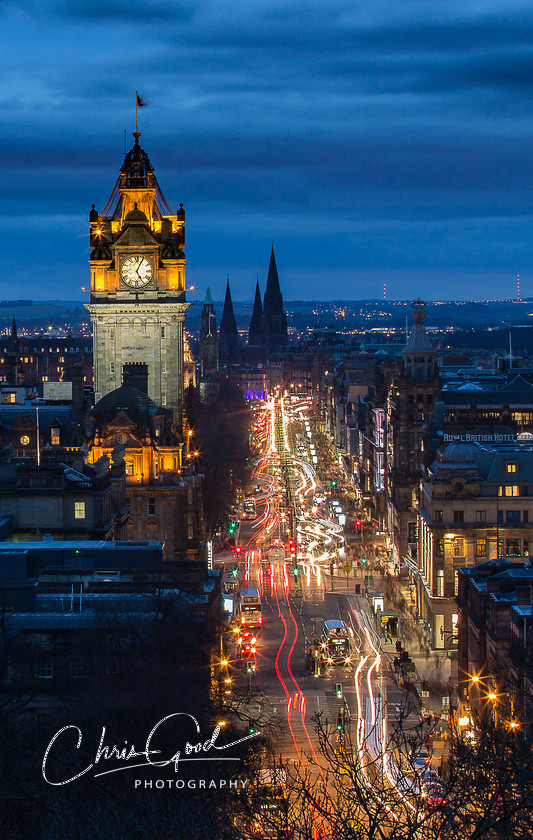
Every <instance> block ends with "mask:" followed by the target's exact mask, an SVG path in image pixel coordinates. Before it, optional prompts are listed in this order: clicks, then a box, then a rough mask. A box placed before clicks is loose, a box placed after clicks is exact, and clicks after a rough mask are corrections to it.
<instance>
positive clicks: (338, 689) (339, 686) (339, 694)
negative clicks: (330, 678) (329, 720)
mask: <svg viewBox="0 0 533 840" xmlns="http://www.w3.org/2000/svg"><path fill="white" fill-rule="evenodd" d="M335 694H336V695H337V700H342V684H341V683H335Z"/></svg>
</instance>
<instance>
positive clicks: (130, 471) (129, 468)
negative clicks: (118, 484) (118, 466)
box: [124, 461, 133, 475]
mask: <svg viewBox="0 0 533 840" xmlns="http://www.w3.org/2000/svg"><path fill="white" fill-rule="evenodd" d="M124 466H125V467H126V475H133V461H125V462H124Z"/></svg>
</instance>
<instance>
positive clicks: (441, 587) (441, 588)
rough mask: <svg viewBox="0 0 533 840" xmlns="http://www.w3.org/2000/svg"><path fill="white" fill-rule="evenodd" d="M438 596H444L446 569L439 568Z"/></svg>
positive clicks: (436, 593)
mask: <svg viewBox="0 0 533 840" xmlns="http://www.w3.org/2000/svg"><path fill="white" fill-rule="evenodd" d="M435 595H436V596H437V598H444V569H437V590H436V592H435Z"/></svg>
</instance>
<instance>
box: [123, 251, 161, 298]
mask: <svg viewBox="0 0 533 840" xmlns="http://www.w3.org/2000/svg"><path fill="white" fill-rule="evenodd" d="M153 275H154V268H153V266H152V263H151V262H150V261H149V260H147V259H146V257H143V256H142V254H133V255H132V256H131V257H126V259H125V260H124V262H123V263H122V265H121V267H120V277H121V279H122V282H123V283H126V285H128V286H132V287H133V288H137V289H138V288H140V287H141V286H146V284H147V283H149V282H150V280H151V279H152V277H153Z"/></svg>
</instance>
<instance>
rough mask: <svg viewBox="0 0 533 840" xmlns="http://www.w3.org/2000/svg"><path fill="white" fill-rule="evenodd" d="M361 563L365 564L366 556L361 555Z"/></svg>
mask: <svg viewBox="0 0 533 840" xmlns="http://www.w3.org/2000/svg"><path fill="white" fill-rule="evenodd" d="M361 565H362V566H366V557H361Z"/></svg>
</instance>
